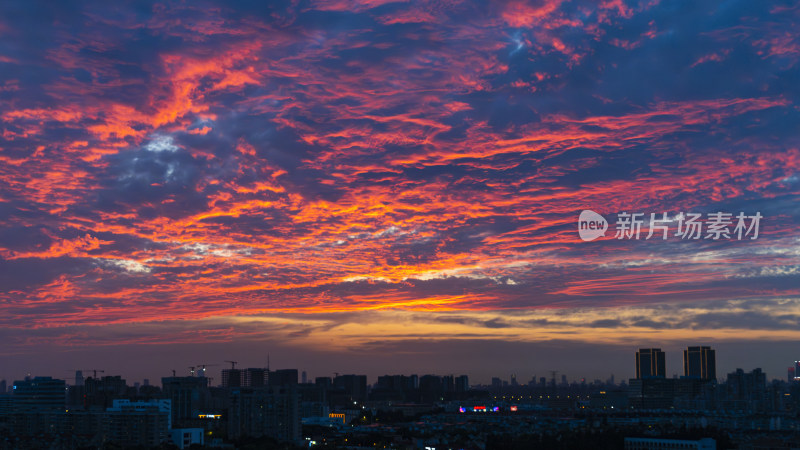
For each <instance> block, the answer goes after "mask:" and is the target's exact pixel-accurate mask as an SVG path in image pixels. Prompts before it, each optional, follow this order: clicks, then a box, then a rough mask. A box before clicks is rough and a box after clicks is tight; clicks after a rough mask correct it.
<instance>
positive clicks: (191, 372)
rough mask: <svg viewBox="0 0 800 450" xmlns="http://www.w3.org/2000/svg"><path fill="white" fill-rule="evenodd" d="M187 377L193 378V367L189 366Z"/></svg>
mask: <svg viewBox="0 0 800 450" xmlns="http://www.w3.org/2000/svg"><path fill="white" fill-rule="evenodd" d="M189 376H190V377H193V376H194V366H189Z"/></svg>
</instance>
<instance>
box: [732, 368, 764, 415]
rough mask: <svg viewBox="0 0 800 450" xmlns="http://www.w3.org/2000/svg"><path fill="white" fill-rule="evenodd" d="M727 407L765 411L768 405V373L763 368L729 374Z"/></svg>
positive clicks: (739, 370)
mask: <svg viewBox="0 0 800 450" xmlns="http://www.w3.org/2000/svg"><path fill="white" fill-rule="evenodd" d="M725 385H726V389H727V401H726V403H725V407H726V409H734V410H748V411H764V410H765V409H766V407H767V375H766V374H765V373H764V372H762V371H761V369H760V368H759V369H754V370H753V371H751V372H745V371H744V370H742V369H736V372H731V373H729V374H728V380H727V383H726V384H725Z"/></svg>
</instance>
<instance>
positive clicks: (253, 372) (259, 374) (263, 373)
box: [223, 367, 268, 387]
mask: <svg viewBox="0 0 800 450" xmlns="http://www.w3.org/2000/svg"><path fill="white" fill-rule="evenodd" d="M267 377H268V375H267V369H260V368H252V367H251V368H249V369H245V370H244V380H242V386H246V387H259V386H264V385H266V384H267ZM223 386H224V384H223ZM226 387H227V386H226Z"/></svg>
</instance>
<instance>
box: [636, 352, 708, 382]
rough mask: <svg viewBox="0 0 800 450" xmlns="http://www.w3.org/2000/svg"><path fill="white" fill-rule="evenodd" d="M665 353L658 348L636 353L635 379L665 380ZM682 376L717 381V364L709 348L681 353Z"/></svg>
mask: <svg viewBox="0 0 800 450" xmlns="http://www.w3.org/2000/svg"><path fill="white" fill-rule="evenodd" d="M664 356H665V353H664V352H662V351H661V349H660V348H642V349H639V351H638V352H636V378H637V379H639V380H641V379H645V378H666V375H667V371H666V366H665V363H664V360H665V358H664ZM683 375H684V377H688V378H697V379H701V380H716V379H717V362H716V356H715V354H714V350H713V349H712V348H711V347H705V346H703V347H689V348H687V349H686V350H684V351H683Z"/></svg>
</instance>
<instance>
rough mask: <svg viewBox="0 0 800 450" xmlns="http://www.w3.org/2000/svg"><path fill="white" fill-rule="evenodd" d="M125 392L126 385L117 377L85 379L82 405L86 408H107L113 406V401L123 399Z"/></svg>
mask: <svg viewBox="0 0 800 450" xmlns="http://www.w3.org/2000/svg"><path fill="white" fill-rule="evenodd" d="M127 390H128V385H127V383H126V382H125V380H124V379H123V378H122V377H121V376H119V375H115V376H110V375H108V376H104V377H100V378H93V377H89V378H86V380H85V381H84V393H83V395H84V397H83V398H84V400H83V405H84V406H85V407H86V408H92V407H95V408H101V409H105V408H108V407H110V406H111V405H112V404H113V401H114V399H119V398H124V397H125V396H126V393H127Z"/></svg>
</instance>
